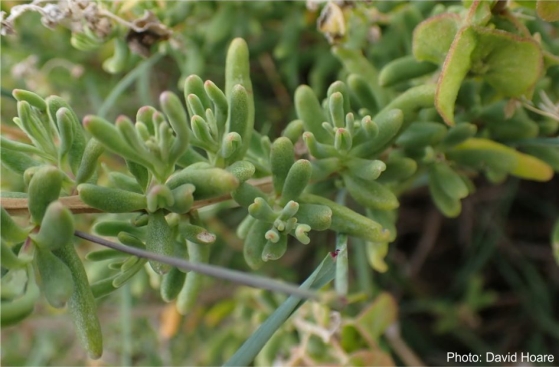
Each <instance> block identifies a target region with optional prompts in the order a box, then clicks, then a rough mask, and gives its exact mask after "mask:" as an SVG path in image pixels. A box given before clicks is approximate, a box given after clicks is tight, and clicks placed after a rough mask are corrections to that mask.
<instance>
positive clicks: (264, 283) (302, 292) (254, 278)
mask: <svg viewBox="0 0 559 367" xmlns="http://www.w3.org/2000/svg"><path fill="white" fill-rule="evenodd" d="M74 235H75V236H76V237H80V238H83V239H84V240H87V241H91V242H94V243H97V244H99V245H101V246H105V247H109V248H112V249H114V250H117V251H122V252H125V253H127V254H130V255H134V256H137V257H141V258H145V259H149V260H153V261H158V262H161V263H165V264H168V265H171V266H174V267H176V268H179V269H183V270H186V271H194V272H196V273H200V274H204V275H208V276H211V277H215V278H220V279H225V280H228V281H230V282H234V283H239V284H244V285H246V286H249V287H255V288H261V289H268V290H271V291H276V292H282V293H286V294H289V295H292V296H296V297H301V298H306V299H314V300H316V299H318V296H317V293H316V292H313V291H309V290H306V289H301V288H299V287H297V286H296V285H292V284H289V283H283V282H279V281H277V280H273V279H270V278H265V277H261V276H258V275H255V274H245V273H243V272H240V271H237V270H230V269H226V268H222V267H219V266H214V265H209V264H204V263H195V262H191V261H188V260H184V259H177V258H174V257H169V256H164V255H159V254H155V253H152V252H149V251H145V250H142V249H139V248H136V247H130V246H125V245H122V244H120V243H116V242H112V241H109V240H106V239H104V238H101V237H98V236H94V235H91V234H89V233H85V232H82V231H75V232H74Z"/></svg>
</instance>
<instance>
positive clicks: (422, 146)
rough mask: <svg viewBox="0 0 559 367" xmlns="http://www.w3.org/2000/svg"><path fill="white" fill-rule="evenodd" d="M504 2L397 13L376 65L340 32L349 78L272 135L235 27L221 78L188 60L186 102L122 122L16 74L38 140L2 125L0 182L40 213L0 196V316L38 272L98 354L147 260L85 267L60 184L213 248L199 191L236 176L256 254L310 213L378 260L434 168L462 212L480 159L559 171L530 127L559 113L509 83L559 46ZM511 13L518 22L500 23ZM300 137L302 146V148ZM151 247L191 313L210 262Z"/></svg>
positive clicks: (181, 305)
mask: <svg viewBox="0 0 559 367" xmlns="http://www.w3.org/2000/svg"><path fill="white" fill-rule="evenodd" d="M328 6H336V5H333V4H330V5H328ZM407 6H408V9H413V7H414V6H415V5H413V4H409V5H407ZM496 6H497V5H496V4H494V3H491V2H479V1H474V2H473V3H472V4H469V6H468V7H466V9H464V8H460V9H459V11H456V12H444V9H443V11H442V13H441V14H437V12H441V9H440V8H437V7H435V8H433V9H432V12H433V14H432V15H433V16H431V17H428V18H427V19H425V20H420V19H416V18H417V17H416V18H413V17H412V19H411V20H409V19H408V17H402V19H399V18H397V17H396V18H395V19H396V21H398V22H400V21H401V22H411V24H413V25H414V26H413V27H408V28H410V29H415V30H414V33H413V38H412V39H411V40H410V41H409V42H410V43H409V44H408V46H409V49H410V50H412V52H413V55H405V56H402V57H400V58H398V59H396V60H393V61H391V62H389V63H387V64H386V65H384V66H383V68H382V70H381V71H380V73H379V72H377V69H376V68H375V66H374V65H373V64H372V63H370V62H369V61H368V60H367V58H366V57H365V56H364V55H363V54H362V53H361V51H360V50H358V49H355V47H353V46H354V45H353V44H352V42H351V36H352V34H351V33H350V34H348V35H347V38H348V39H347V40H344V39H343V38H342V41H339V40H338V41H335V40H334V41H335V43H336V44H335V45H334V46H333V53H334V55H335V56H336V57H337V58H338V59H339V60H340V61H341V62H342V64H343V65H344V68H345V72H346V75H345V76H344V78H343V79H344V81H338V82H335V83H333V84H332V85H331V86H330V88H329V89H328V91H327V95H326V98H325V99H324V100H323V101H322V102H321V101H320V100H319V98H318V97H317V96H316V94H315V92H314V91H313V90H312V89H311V88H310V87H308V86H300V87H299V88H298V89H297V91H296V93H295V97H294V100H295V101H294V102H295V108H296V113H297V117H298V119H297V120H294V121H292V122H291V123H290V124H288V126H287V127H286V128H285V130H284V131H283V136H282V137H280V138H278V139H276V140H274V141H273V142H271V141H270V139H269V138H268V137H267V136H262V135H261V134H259V133H258V132H257V131H255V130H254V118H255V117H254V97H253V91H252V85H251V80H250V75H249V59H248V46H247V45H246V43H245V42H244V41H243V40H241V39H236V40H234V41H233V43H232V44H231V46H230V48H229V51H228V54H227V60H226V70H225V76H226V77H225V88H224V89H223V90H222V89H220V88H219V87H217V86H216V85H215V84H214V83H213V82H211V81H206V82H203V81H202V79H201V78H200V77H198V76H195V75H192V76H190V77H188V78H186V80H185V83H184V97H185V102H186V110H185V108H184V107H183V105H182V102H181V100H180V98H179V97H178V96H176V95H175V94H173V93H171V92H164V93H163V94H162V95H161V97H160V105H161V109H162V111H158V110H156V109H155V108H153V107H149V106H146V107H142V108H140V109H139V110H138V113H137V115H136V118H135V121H132V120H131V119H129V118H128V117H125V116H121V117H118V118H117V120H116V122H115V123H114V124H113V123H111V122H109V121H106V120H104V119H103V118H101V117H97V116H86V117H85V118H84V119H83V127H82V124H80V122H79V119H78V118H77V116H76V115H75V113H74V112H73V111H72V109H71V108H70V107H69V106H68V105H67V104H66V103H65V102H64V101H63V100H62V99H60V98H58V97H48V98H46V99H43V98H41V97H40V96H37V95H35V94H33V93H31V92H26V91H21V90H17V91H14V96H15V98H16V99H17V100H18V101H19V102H18V117H16V118H15V119H14V122H15V123H16V124H17V125H18V126H19V127H20V128H21V129H22V130H23V131H24V132H25V133H26V134H27V135H28V137H29V138H30V140H31V142H32V145H30V144H24V143H20V142H15V141H11V140H9V139H5V138H4V137H2V150H1V153H2V164H3V165H4V166H5V167H7V168H9V169H11V170H12V171H14V172H16V173H19V174H21V175H22V177H23V181H24V183H25V186H26V192H25V193H23V192H2V197H3V198H27V200H28V207H29V212H30V214H31V218H30V220H29V223H28V224H27V225H25V226H21V225H19V224H18V223H16V220H14V219H13V218H12V217H11V216H10V215H9V214H8V212H7V211H5V210H4V209H3V210H2V266H3V267H5V268H6V269H9V271H8V273H7V274H6V275H5V276H3V277H2V286H3V287H2V288H3V293H2V299H3V301H2V309H3V312H2V324H3V325H7V324H9V323H13V322H17V321H19V320H21V319H22V318H24V317H26V316H27V315H28V314H29V313H30V312H32V310H33V306H34V304H35V301H36V299H37V297H38V296H39V291H38V287H37V284H38V286H39V288H40V289H41V291H42V292H43V294H44V295H45V297H46V299H47V301H48V302H49V303H50V304H51V305H52V306H53V307H64V306H65V305H66V304H68V307H69V309H70V311H71V314H72V316H73V317H74V320H75V322H76V325H77V329H78V330H79V333H80V337H81V339H82V341H83V342H84V345H85V346H86V348H87V349H88V351H89V352H90V355H91V356H92V357H99V356H100V354H101V351H102V344H101V332H100V327H99V322H98V320H97V318H96V316H95V303H94V300H95V298H96V297H102V296H104V295H106V294H108V293H110V292H112V291H114V290H115V289H118V288H119V287H121V286H122V285H123V284H125V283H126V282H127V281H129V280H130V279H131V278H132V277H133V276H134V275H135V274H137V273H138V272H139V271H141V270H142V269H144V267H145V265H146V262H147V260H145V259H140V258H138V257H135V256H128V255H126V254H123V253H121V252H118V251H116V250H102V251H95V252H92V253H90V254H88V255H87V259H88V260H90V261H101V260H111V261H110V264H109V265H108V268H107V270H106V272H105V275H106V276H105V277H104V278H103V279H101V280H99V281H97V282H95V283H94V284H89V282H88V280H87V276H86V274H85V270H84V268H83V264H82V262H81V260H79V258H78V257H77V254H76V252H75V250H74V248H73V245H72V241H73V233H74V224H73V216H72V213H71V212H70V211H69V209H68V208H66V207H65V205H63V203H64V202H63V200H61V199H60V198H61V197H64V196H70V195H73V194H75V193H76V192H77V193H78V194H79V198H80V199H81V200H82V201H83V203H85V204H87V205H88V206H90V207H91V208H95V209H97V210H99V211H101V212H104V213H131V212H139V213H138V214H137V216H136V217H134V219H132V220H121V219H117V220H115V219H112V218H111V219H109V218H104V219H103V218H102V219H101V220H100V221H99V222H98V223H96V224H95V226H94V227H93V231H94V232H95V233H96V234H98V235H102V236H108V237H113V238H116V239H118V241H119V242H121V243H122V244H125V245H127V246H132V247H137V248H141V249H147V250H148V251H150V252H152V253H156V254H159V255H166V256H174V257H179V258H189V259H190V260H191V261H195V262H208V261H209V255H210V248H211V244H212V243H213V242H214V241H215V236H214V235H213V234H211V233H209V232H208V231H207V230H206V229H204V225H203V223H202V222H201V221H200V219H199V217H198V215H197V213H196V211H195V210H192V208H193V205H194V203H195V201H198V200H208V199H215V198H218V197H222V196H224V195H229V194H230V195H231V197H232V198H233V199H234V200H235V201H236V202H237V203H238V204H239V205H240V206H242V207H244V208H246V209H247V217H246V219H245V220H244V221H243V222H242V223H241V225H240V226H239V228H238V231H237V232H238V235H239V237H241V238H242V239H244V250H243V251H244V256H245V259H246V261H247V264H248V265H249V266H250V267H251V268H258V267H260V266H262V265H263V264H264V263H265V262H266V261H269V260H276V259H279V258H280V257H281V256H283V254H284V253H285V252H286V250H287V247H288V244H289V238H290V237H294V238H296V239H297V240H298V241H299V242H301V243H303V244H308V243H309V242H310V237H309V232H310V231H311V230H315V231H323V230H327V229H330V230H333V231H335V232H337V233H338V234H342V235H349V236H353V237H356V238H360V239H362V240H364V241H365V242H366V248H367V251H368V258H369V261H370V263H371V265H372V266H373V268H375V269H376V270H378V271H385V270H386V269H387V264H386V263H385V262H384V257H385V256H386V253H387V251H388V244H389V243H390V242H392V241H394V240H395V238H396V229H395V228H396V226H395V222H396V219H397V208H398V206H399V200H398V197H399V196H400V195H401V194H402V193H404V192H405V191H406V189H408V188H409V187H410V186H412V185H414V184H417V183H418V182H421V181H422V180H424V181H423V182H426V183H427V184H428V187H429V190H430V193H431V196H432V199H433V201H434V203H435V204H436V206H437V207H438V208H439V209H440V210H441V212H442V213H443V214H445V215H446V216H449V217H455V216H457V215H459V213H460V211H461V200H462V199H464V198H465V197H467V196H468V195H469V194H470V193H471V192H473V191H474V190H475V185H474V184H473V182H472V180H471V178H472V177H474V176H475V175H476V174H477V173H479V172H484V173H485V174H486V176H487V177H488V178H489V179H491V180H493V181H495V182H499V181H501V180H503V179H504V178H505V177H506V176H507V175H509V174H510V175H514V176H517V177H520V178H524V179H531V180H538V181H545V180H549V179H550V178H551V177H552V175H553V171H554V170H555V171H559V150H558V149H557V147H554V146H549V145H542V144H540V143H539V142H538V141H537V140H534V139H535V138H537V137H553V136H556V134H557V128H558V125H557V124H556V123H555V124H554V123H553V121H549V118H545V117H541V116H538V115H535V116H534V115H533V114H529V113H528V112H527V111H526V109H525V108H523V107H522V106H520V105H517V104H514V103H510V102H507V101H506V100H504V98H510V97H512V98H518V99H519V98H521V97H522V96H525V97H526V98H528V97H531V96H532V95H533V94H535V91H538V82H539V81H540V80H541V79H542V77H543V76H544V73H545V72H546V70H548V69H549V68H551V67H552V66H553V65H556V64H557V60H556V59H557V57H556V56H554V55H552V54H551V53H550V52H549V51H547V50H546V49H545V48H544V46H542V45H541V44H539V43H538V42H537V41H536V40H535V38H534V37H533V36H532V35H530V34H529V32H528V33H526V32H527V30H526V29H524V28H522V27H520V25H518V23H514V22H512V20H510V19H514V18H510V19H509V18H506V17H504V16H501V13H499V12H497V10H495V7H496ZM358 10H359V8H356V9H346V10H345V15H347V16H349V17H351V16H352V14H353V13H352V12H356V11H358ZM500 11H502V9H501V10H500ZM411 13H413V11H412V12H411ZM333 14H334V15H337V16H342V17H343V16H345V15H344V12H341V11H340V12H333ZM413 14H416V13H413ZM418 14H419V15H418ZM416 15H418V16H420V15H421V13H419V12H418V13H417V14H416ZM507 19H508V20H507ZM339 21H340V22H342V23H339V24H343V21H344V20H343V19H341V20H339ZM507 21H508V22H509V23H511V24H512V25H513V26H515V27H517V28H515V29H513V30H512V31H510V30H507V29H508V28H510V24H509V23H507V24H506V25H505V26H503V25H502V24H503V22H505V23H506V22H507ZM339 24H338V25H339ZM415 25H417V26H415ZM506 27H508V28H506ZM342 28H343V27H342ZM513 28H514V27H513ZM349 31H350V32H351V31H352V30H351V29H350V30H349ZM517 33H519V34H517ZM526 65H532V66H533V67H526ZM402 86H403V87H404V90H405V91H404V92H403V93H400V94H397V91H400V90H402ZM539 88H540V90H543V87H539ZM489 101H494V102H489ZM89 136H91V138H89ZM301 140H302V141H303V142H304V144H305V147H306V151H304V152H300V151H299V150H297V152H296V150H295V145H296V144H298V143H299V142H300V141H301ZM517 148H519V149H517ZM105 151H108V152H111V153H113V154H116V155H118V156H119V157H121V158H122V159H124V161H125V162H126V169H127V172H125V173H123V172H118V171H113V170H110V169H108V168H105V170H106V178H107V181H108V185H107V184H103V180H99V175H98V173H97V164H98V160H99V158H100V157H101V156H102V155H103V153H104V152H105ZM265 176H271V181H272V186H273V188H272V190H271V192H268V191H264V190H261V189H259V188H258V187H257V186H256V185H255V184H254V182H253V181H251V178H253V177H265ZM340 189H342V190H343V191H342V193H343V192H347V193H348V194H349V195H350V196H351V197H352V198H353V200H354V201H355V202H356V203H357V204H359V205H361V206H363V207H365V209H366V212H365V215H362V214H359V213H358V212H357V211H354V210H352V209H350V208H349V206H346V205H342V204H340V203H336V202H335V201H332V200H331V198H332V196H333V194H335V193H337V194H339V193H340ZM16 250H17V251H18V254H17V255H16V254H15V252H14V251H16ZM149 265H150V266H151V269H152V270H153V271H155V272H156V273H158V274H160V275H161V276H162V278H161V286H160V289H161V296H162V298H163V300H165V301H167V302H170V301H173V300H175V299H176V300H177V301H176V305H177V308H178V310H179V311H180V312H181V313H187V312H188V311H189V310H190V309H191V307H192V306H193V305H194V303H195V302H196V297H197V294H198V293H199V292H200V290H201V284H202V283H201V282H202V280H203V279H202V276H201V275H200V274H197V273H194V272H189V273H185V272H184V271H182V270H180V269H178V268H174V267H170V266H169V265H167V264H163V263H160V262H155V261H150V263H149ZM345 271H346V272H347V268H346V270H345ZM337 278H338V276H337ZM340 278H343V277H342V276H340ZM4 292H6V293H4ZM4 310H8V311H7V312H4Z"/></svg>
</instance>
